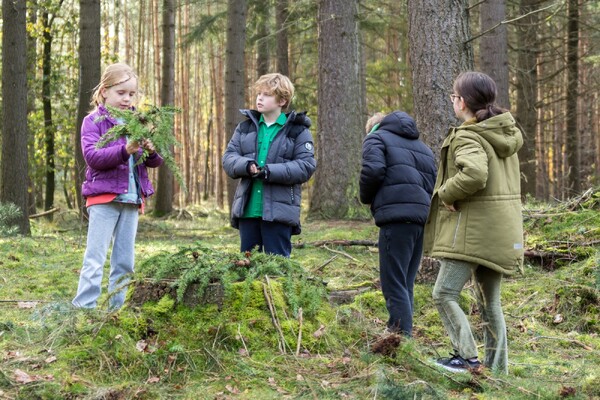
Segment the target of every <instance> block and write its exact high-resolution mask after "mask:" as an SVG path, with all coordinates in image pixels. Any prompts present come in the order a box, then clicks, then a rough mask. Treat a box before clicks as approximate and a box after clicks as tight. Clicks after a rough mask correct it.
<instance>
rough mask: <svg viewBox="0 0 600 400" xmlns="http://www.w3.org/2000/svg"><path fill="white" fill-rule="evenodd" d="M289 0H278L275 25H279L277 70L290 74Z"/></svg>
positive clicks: (286, 74)
mask: <svg viewBox="0 0 600 400" xmlns="http://www.w3.org/2000/svg"><path fill="white" fill-rule="evenodd" d="M287 8H288V0H277V2H276V4H275V25H276V26H277V72H279V73H280V74H283V75H285V76H289V75H290V70H289V66H288V29H287V25H288V20H287V19H288V10H287Z"/></svg>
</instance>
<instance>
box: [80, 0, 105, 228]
mask: <svg viewBox="0 0 600 400" xmlns="http://www.w3.org/2000/svg"><path fill="white" fill-rule="evenodd" d="M79 13H80V18H79V95H78V97H79V99H78V103H77V124H76V129H75V143H74V144H73V147H74V149H75V179H76V185H75V189H76V191H77V207H78V209H79V211H80V214H81V215H82V216H83V215H84V214H85V213H86V210H85V207H84V202H83V199H82V197H81V184H82V183H83V181H84V180H85V160H84V159H83V153H82V151H81V124H82V122H83V118H84V117H85V116H86V115H87V113H88V112H89V110H90V100H91V98H92V93H93V91H94V88H95V87H96V85H97V84H98V82H100V0H80V1H79Z"/></svg>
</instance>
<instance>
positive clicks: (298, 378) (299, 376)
mask: <svg viewBox="0 0 600 400" xmlns="http://www.w3.org/2000/svg"><path fill="white" fill-rule="evenodd" d="M296 380H297V381H298V382H301V381H303V380H304V377H303V376H302V375H300V374H297V375H296Z"/></svg>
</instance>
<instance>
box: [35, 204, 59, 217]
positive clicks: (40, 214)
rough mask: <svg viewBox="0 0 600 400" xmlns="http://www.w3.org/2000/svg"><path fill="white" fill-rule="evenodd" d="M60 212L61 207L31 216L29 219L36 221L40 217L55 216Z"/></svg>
mask: <svg viewBox="0 0 600 400" xmlns="http://www.w3.org/2000/svg"><path fill="white" fill-rule="evenodd" d="M57 211H60V207H54V208H51V209H50V210H48V211H44V212H41V213H38V214H32V215H30V216H29V219H35V218H39V217H43V216H44V215H50V214H54V213H55V212H57Z"/></svg>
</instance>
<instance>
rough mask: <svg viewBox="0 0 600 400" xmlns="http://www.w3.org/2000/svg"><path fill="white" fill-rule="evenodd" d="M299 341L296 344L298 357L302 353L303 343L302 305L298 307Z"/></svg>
mask: <svg viewBox="0 0 600 400" xmlns="http://www.w3.org/2000/svg"><path fill="white" fill-rule="evenodd" d="M298 325H299V326H298V343H297V344H296V357H298V356H299V355H300V346H301V345H302V307H300V308H298Z"/></svg>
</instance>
